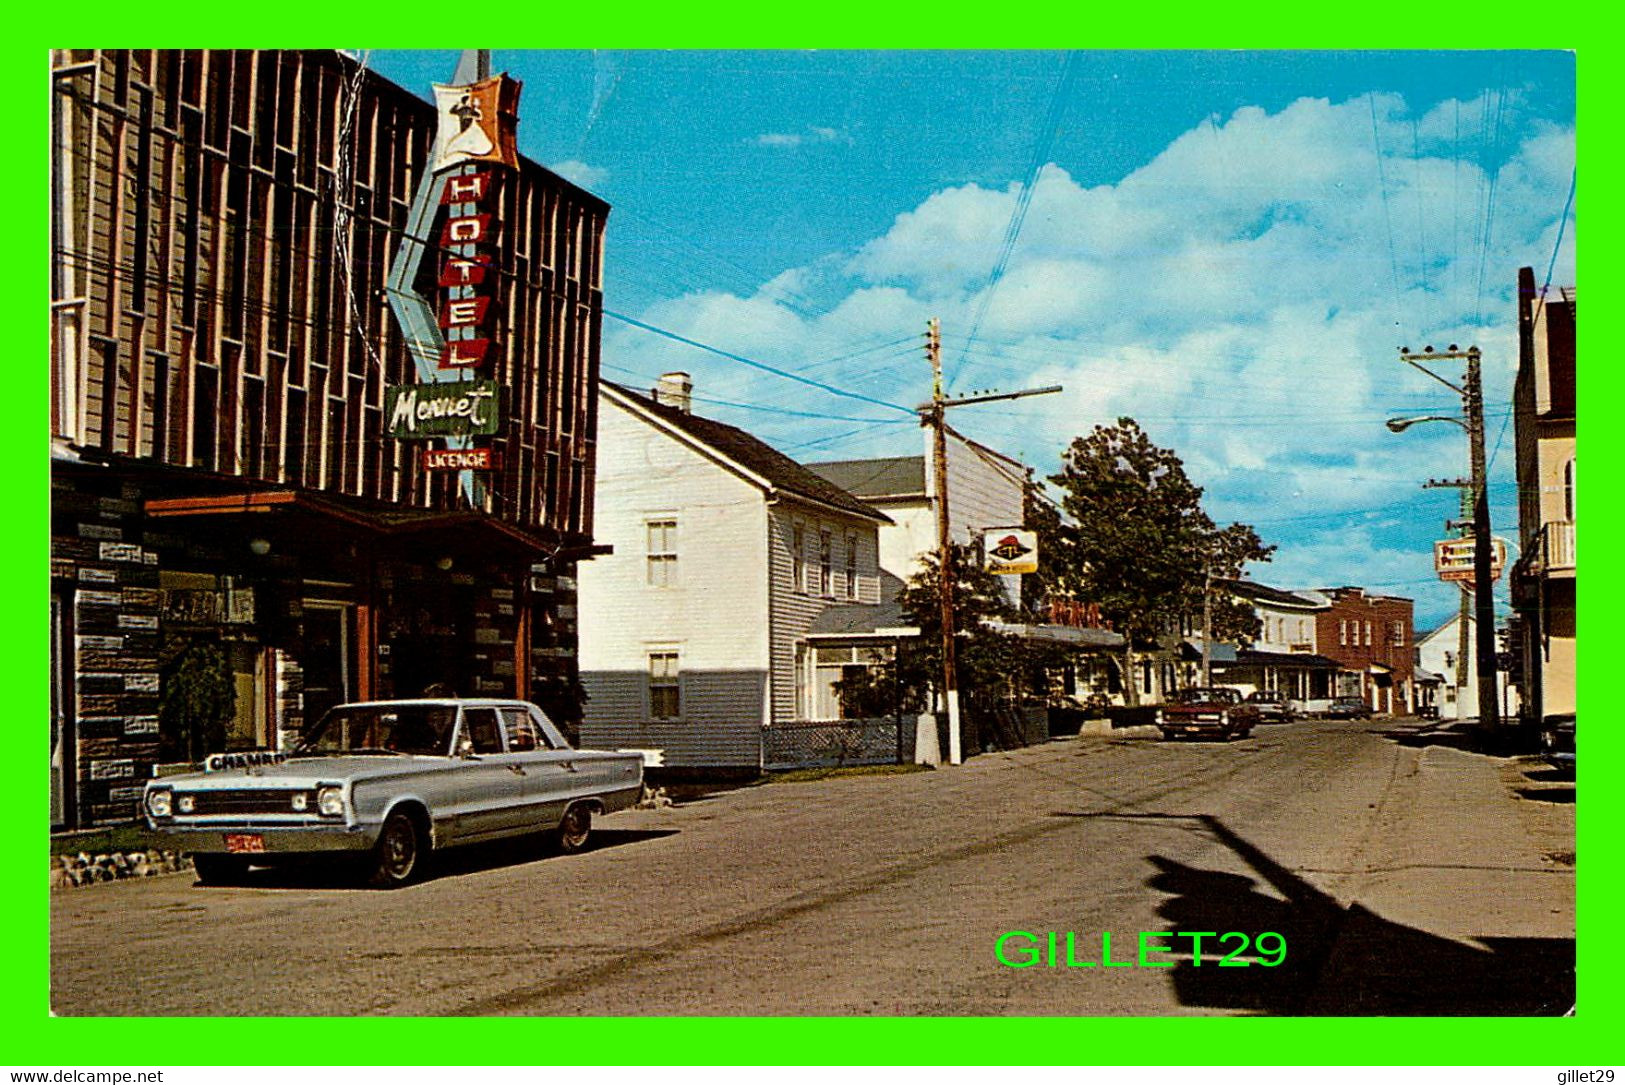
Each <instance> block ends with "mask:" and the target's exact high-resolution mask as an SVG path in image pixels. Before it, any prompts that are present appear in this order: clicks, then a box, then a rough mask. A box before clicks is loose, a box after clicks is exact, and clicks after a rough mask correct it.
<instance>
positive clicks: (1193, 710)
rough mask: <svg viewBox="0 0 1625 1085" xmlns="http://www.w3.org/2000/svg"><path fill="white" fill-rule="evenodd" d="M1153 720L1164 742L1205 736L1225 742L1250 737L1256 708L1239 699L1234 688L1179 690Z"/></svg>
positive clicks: (1239, 695)
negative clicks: (1160, 729)
mask: <svg viewBox="0 0 1625 1085" xmlns="http://www.w3.org/2000/svg"><path fill="white" fill-rule="evenodd" d="M1156 721H1157V726H1158V727H1160V728H1162V737H1163V738H1165V739H1176V738H1188V737H1191V736H1195V735H1206V736H1208V737H1210V738H1221V739H1223V740H1225V741H1226V742H1228V741H1230V740H1231V739H1232V738H1238V737H1239V738H1246V737H1247V736H1248V735H1250V734H1252V732H1253V727H1254V726H1255V725H1256V724H1257V723H1258V706H1257V705H1253V704H1248V703H1247V702H1246V701H1244V700H1242V699H1241V694H1240V693H1239V692H1237V691H1236V690H1233V689H1225V688H1223V687H1217V686H1215V687H1211V688H1196V689H1182V690H1179V691H1178V692H1176V693H1174V694H1173V696H1171V697H1169V698H1168V701H1167V702H1166V703H1165V704H1163V705H1162V706H1161V707H1159V708H1158V709H1157V714H1156Z"/></svg>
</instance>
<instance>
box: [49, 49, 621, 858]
mask: <svg viewBox="0 0 1625 1085" xmlns="http://www.w3.org/2000/svg"><path fill="white" fill-rule="evenodd" d="M449 74H450V73H448V75H449ZM51 80H52V88H51V89H52V103H53V113H52V125H53V132H52V136H53V142H52V189H51V200H52V253H51V269H52V294H51V332H52V334H51V357H50V363H49V364H50V367H51V432H52V528H51V531H52V547H51V604H52V606H51V622H52V641H51V644H52V670H53V680H52V694H53V697H52V705H53V718H52V736H51V738H52V798H53V812H52V824H53V825H59V826H68V827H72V826H82V825H93V824H102V823H109V822H116V821H121V820H128V819H130V818H131V817H133V816H135V814H136V806H135V803H136V799H137V798H138V796H139V794H140V790H141V784H142V782H143V781H144V780H145V779H146V778H147V777H149V776H150V775H152V773H153V772H154V771H155V766H156V765H158V764H160V763H163V762H166V761H175V760H189V759H190V760H195V759H196V757H197V756H198V754H199V752H200V749H202V750H207V749H213V748H222V747H225V748H250V747H256V746H268V747H271V748H281V747H282V746H284V745H285V744H286V743H288V742H291V741H293V740H294V739H295V738H296V736H297V734H298V732H299V730H300V729H301V728H302V727H303V726H304V725H305V724H306V723H308V722H311V721H312V720H313V719H314V717H316V716H317V715H319V714H320V713H321V712H322V711H324V710H325V709H326V708H327V707H328V706H330V705H332V704H335V703H339V702H340V701H342V700H354V699H366V698H373V697H397V696H416V695H419V694H421V693H423V692H425V691H426V689H428V688H434V687H442V688H450V689H452V690H453V691H454V692H461V693H468V694H479V695H497V696H516V697H528V698H530V699H533V700H536V701H537V702H538V703H541V704H542V705H543V707H544V708H546V709H548V711H549V712H550V713H552V714H553V715H554V716H555V718H556V719H557V720H558V721H559V722H560V723H561V724H563V725H564V726H566V727H570V726H572V723H573V720H574V719H575V718H576V716H577V715H578V714H579V698H578V696H577V695H576V691H577V689H578V686H577V672H578V668H577V665H576V620H577V615H576V596H575V573H576V564H575V563H576V562H577V561H578V560H580V559H582V558H586V557H589V556H590V555H591V554H592V553H593V552H594V544H593V513H592V494H593V464H594V455H595V446H596V430H597V413H596V405H597V397H596V395H595V394H594V392H595V389H596V386H597V375H598V374H597V371H598V341H599V333H600V327H601V314H602V294H601V282H600V275H601V269H602V246H603V234H604V225H605V221H606V218H607V215H608V211H609V208H608V205H607V204H605V203H604V202H603V201H601V200H599V199H598V198H596V197H594V196H592V195H591V194H589V193H587V192H585V191H583V190H581V189H579V188H577V187H575V186H574V185H571V184H570V183H569V182H567V181H564V180H563V179H561V178H559V177H557V176H555V175H554V174H552V173H550V172H548V171H547V170H545V169H543V168H541V167H540V166H538V165H536V164H534V163H531V162H528V161H525V160H520V163H519V168H518V169H517V170H506V169H504V170H502V171H501V172H502V176H501V178H500V180H499V182H498V184H497V186H496V189H495V192H494V194H493V197H492V199H491V201H490V202H489V203H488V204H487V205H485V206H482V208H481V210H482V211H490V212H491V213H492V216H493V220H494V221H495V222H496V223H497V225H498V231H497V233H496V236H495V239H494V241H493V242H492V244H491V245H490V247H489V252H490V257H491V262H490V265H489V268H488V270H487V273H486V276H485V281H484V283H483V284H482V286H481V292H482V294H484V295H486V296H489V297H490V298H491V299H492V300H491V311H492V314H493V315H492V317H491V319H490V320H489V321H488V323H487V324H486V326H485V327H484V328H483V329H482V330H483V331H484V332H485V333H486V335H487V336H488V338H489V339H490V341H491V344H492V345H491V347H490V349H489V351H488V353H487V354H486V355H485V358H484V361H483V364H482V365H481V366H480V367H479V368H478V369H474V370H470V371H469V372H470V374H471V376H473V377H476V378H478V379H481V380H489V381H495V382H496V383H497V384H498V385H499V386H500V391H501V396H502V407H501V421H500V428H499V429H498V431H497V432H496V433H495V434H494V435H493V436H490V437H485V438H480V439H479V440H480V441H481V443H482V444H484V445H488V446H489V448H490V450H491V451H492V452H493V453H494V454H495V456H496V457H497V458H498V460H499V469H497V470H494V471H492V472H490V473H488V474H483V475H482V478H483V480H484V482H485V485H484V486H482V487H478V488H473V487H470V488H467V489H465V488H464V487H462V486H460V485H459V477H458V472H456V471H447V470H442V471H427V470H424V469H423V468H422V467H421V466H420V459H419V453H420V451H421V450H422V449H424V448H427V447H436V446H435V445H433V444H431V443H429V442H426V441H423V440H401V439H397V438H395V437H393V436H391V435H390V433H389V426H388V419H387V418H386V417H385V403H386V401H387V400H386V396H387V393H388V389H390V388H392V387H399V386H404V385H414V384H418V383H420V380H421V378H420V376H419V374H418V372H417V364H416V363H415V362H414V360H413V359H412V358H411V357H410V356H409V354H408V352H407V350H406V346H405V343H404V342H403V338H402V334H401V331H400V328H399V325H398V324H397V323H396V317H395V315H394V313H393V312H392V311H391V309H390V307H389V306H388V305H387V304H386V297H385V293H384V286H385V283H386V281H387V279H388V273H389V270H390V266H391V261H392V260H394V259H395V255H396V253H397V252H398V251H399V249H400V246H401V242H402V240H403V237H404V231H405V229H406V227H407V222H408V215H409V211H410V209H411V206H412V201H413V197H414V193H415V192H416V190H417V186H418V185H419V183H420V181H421V179H422V177H423V175H424V172H425V169H426V165H427V161H428V157H429V154H430V152H431V148H432V143H433V137H434V132H435V126H436V116H435V111H434V108H433V107H432V106H431V105H430V104H428V103H427V102H425V101H423V100H421V99H419V98H418V97H416V96H414V95H413V94H410V93H408V92H407V91H405V90H402V89H401V88H399V87H396V86H395V85H393V84H391V83H390V82H388V81H387V80H385V79H382V78H381V77H378V76H376V75H375V74H373V73H371V72H369V71H367V70H366V69H365V68H364V67H363V66H361V65H360V64H358V63H357V62H356V61H355V60H353V59H351V58H349V57H347V56H344V55H342V54H339V53H336V52H331V51H298V52H291V51H290V52H277V51H212V50H211V51H157V50H74V51H58V52H56V53H53V55H52V73H51ZM425 89H426V88H425ZM521 109H522V104H521ZM443 217H444V210H442V211H441V212H440V216H439V217H437V218H436V219H435V220H434V221H433V222H432V223H431V229H430V233H429V236H430V237H433V238H438V237H439V236H440V234H441V230H442V220H443ZM439 264H440V260H439V259H437V258H435V254H434V253H432V252H431V255H430V258H429V259H426V260H424V262H423V270H422V274H421V275H420V277H419V280H418V281H417V282H415V283H414V284H413V288H414V290H415V291H416V292H418V293H421V294H424V295H425V296H428V297H434V296H435V295H436V293H437V289H436V280H437V277H438V272H439ZM470 494H472V495H474V496H473V497H472V498H471V497H470V496H468V495H470ZM471 501H473V502H476V503H472V504H471ZM200 674H201V675H205V678H204V679H201V681H203V684H204V685H205V686H206V685H207V684H208V683H209V682H211V681H212V682H215V683H217V684H221V683H223V684H224V685H226V686H228V687H230V689H231V695H230V696H229V697H228V698H227V700H228V701H229V703H230V705H231V706H232V707H231V708H230V710H229V713H228V716H229V718H227V719H225V720H224V722H223V723H222V722H221V721H219V720H214V721H213V722H212V723H210V726H211V727H212V728H214V729H213V730H211V731H209V733H208V734H202V733H201V732H199V731H198V730H197V729H196V728H195V727H192V726H191V724H188V723H184V721H183V720H182V717H181V716H180V715H177V710H175V709H173V707H172V705H173V703H176V702H179V701H184V700H185V698H184V697H181V698H171V697H167V696H166V694H167V693H168V692H169V691H171V689H172V688H178V687H172V686H171V683H172V682H176V681H179V682H181V683H182V684H186V683H192V684H193V686H192V688H193V692H194V693H195V692H196V690H197V689H198V688H201V687H199V686H197V683H198V682H199V681H200V679H199V677H198V676H199V675H200ZM211 676H212V677H211ZM211 696H213V695H212V694H211ZM166 704H168V705H171V707H166ZM178 721H179V722H178ZM200 736H201V737H200ZM200 743H201V746H200Z"/></svg>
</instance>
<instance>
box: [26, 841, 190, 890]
mask: <svg viewBox="0 0 1625 1085" xmlns="http://www.w3.org/2000/svg"><path fill="white" fill-rule="evenodd" d="M191 871H192V860H191V858H190V857H189V856H185V855H182V854H181V853H179V852H174V851H158V852H145V851H128V852H123V851H121V852H110V853H106V854H98V855H95V856H91V855H89V854H87V853H85V852H80V853H79V854H78V855H57V856H53V857H52V861H51V892H53V893H55V892H61V891H65V890H69V889H84V888H88V887H89V886H92V885H100V884H101V883H103V882H115V881H129V880H131V879H134V878H154V877H161V876H163V875H166V874H189V873H191Z"/></svg>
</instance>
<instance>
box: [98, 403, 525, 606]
mask: <svg viewBox="0 0 1625 1085" xmlns="http://www.w3.org/2000/svg"><path fill="white" fill-rule="evenodd" d="M501 409H502V387H501V385H499V384H497V382H496V381H455V382H452V383H448V384H398V385H395V386H394V387H391V388H388V389H385V395H384V413H385V415H387V416H388V421H387V424H388V427H389V435H390V436H391V437H395V438H398V439H400V440H411V439H413V438H416V437H489V436H491V435H492V434H494V433H496V432H497V428H498V424H499V423H500V421H501V417H500V411H501ZM81 594H83V593H81Z"/></svg>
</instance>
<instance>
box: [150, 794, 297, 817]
mask: <svg viewBox="0 0 1625 1085" xmlns="http://www.w3.org/2000/svg"><path fill="white" fill-rule="evenodd" d="M300 794H302V795H304V796H305V804H306V810H307V811H308V812H309V813H315V812H316V795H315V793H314V792H311V791H306V790H302V789H295V790H286V791H266V790H238V791H192V792H177V793H176V794H175V803H176V805H175V812H176V813H177V814H179V815H180V816H181V817H207V816H209V815H218V814H291V813H294V812H295V811H294V809H293V797H294V796H295V795H300ZM182 795H190V796H191V798H192V799H193V800H194V801H195V802H196V804H197V805H196V806H195V807H193V809H192V810H190V811H188V812H182V811H181V809H180V805H179V804H180V799H181V797H182Z"/></svg>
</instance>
